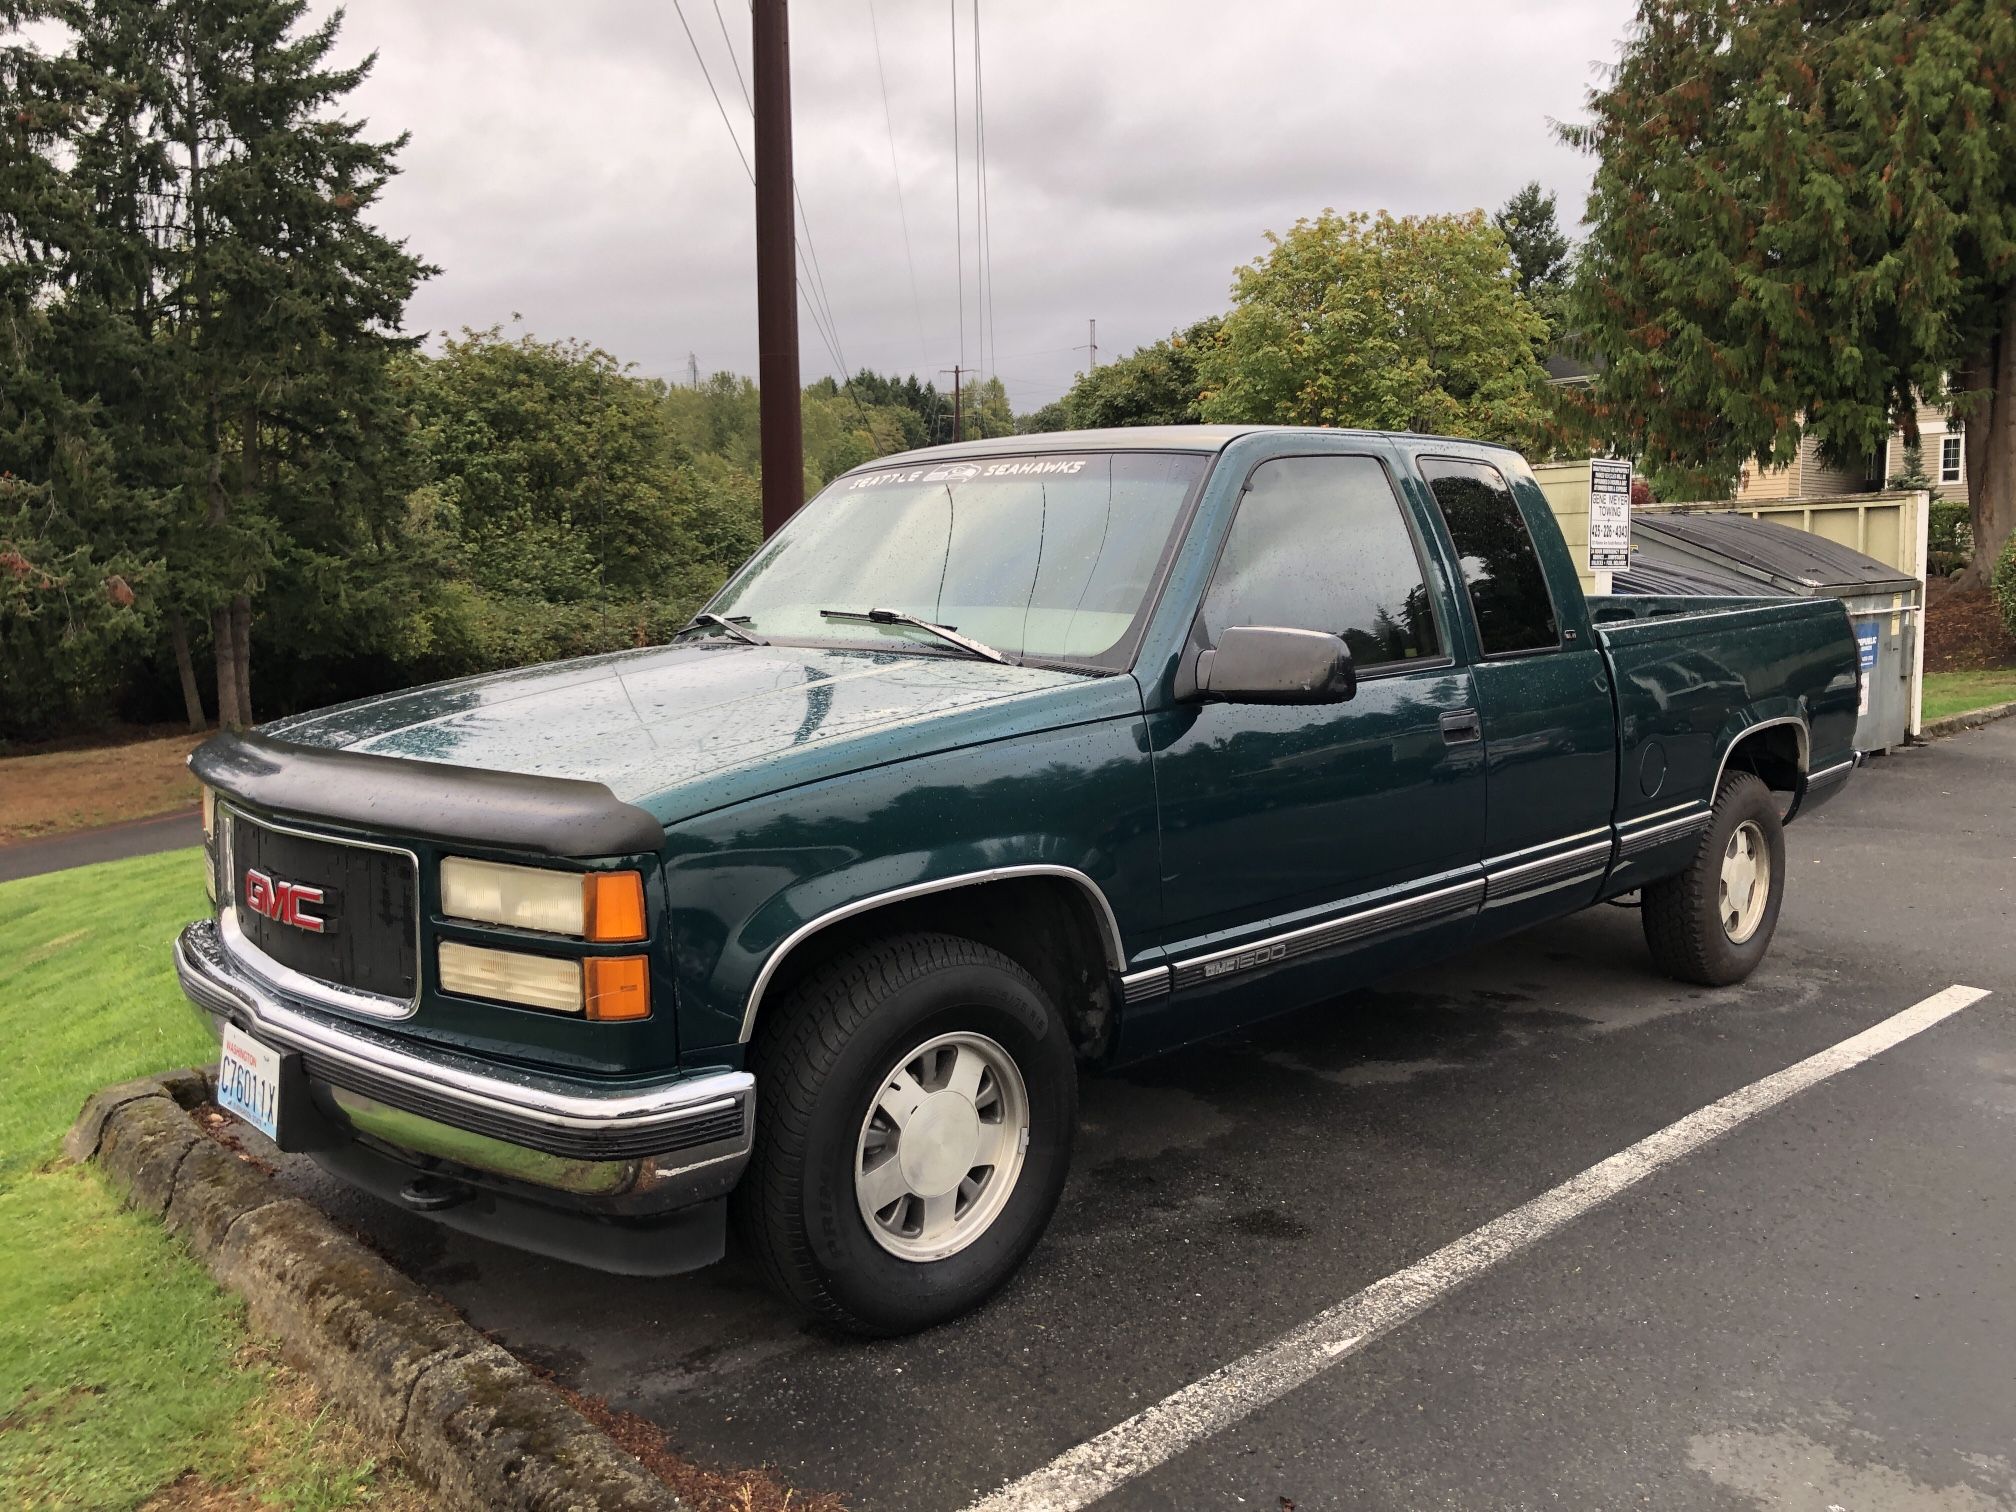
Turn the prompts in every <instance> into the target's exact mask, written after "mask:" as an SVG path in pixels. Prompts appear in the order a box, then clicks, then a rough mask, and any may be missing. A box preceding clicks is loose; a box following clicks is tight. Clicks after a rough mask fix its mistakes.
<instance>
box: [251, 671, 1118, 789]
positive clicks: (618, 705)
mask: <svg viewBox="0 0 2016 1512" xmlns="http://www.w3.org/2000/svg"><path fill="white" fill-rule="evenodd" d="M1140 707H1141V704H1140V692H1139V689H1138V688H1137V686H1136V684H1135V682H1134V680H1133V678H1131V677H1126V676H1104V677H1089V676H1085V675H1082V674H1078V673H1070V672H1059V671H1055V670H1046V669H1043V668H1037V667H1017V666H1003V665H998V664H996V663H993V662H985V661H980V660H977V659H971V658H966V657H957V656H941V655H935V654H930V653H911V652H880V651H858V650H842V649H835V648H810V649H808V648H803V647H785V646H749V645H722V644H719V643H709V644H689V645H682V646H662V647H654V648H651V649H648V650H642V651H624V652H617V653H615V654H612V655H608V656H597V657H589V658H586V659H583V660H580V661H570V662H559V663H555V664H552V665H547V666H539V667H527V668H522V669H519V670H516V671H510V672H497V673H491V674H488V675H485V676H481V677H471V678H464V679H462V680H461V681H458V682H450V683H440V684H436V685H434V686H432V687H425V688H415V689H412V690H410V691H407V692H403V693H392V694H387V695H385V696H382V697H378V698H369V699H363V700H360V701H359V702H356V703H350V704H344V705H341V706H339V707H337V708H333V709H324V710H320V711H317V712H315V713H312V714H303V715H298V716H295V717H293V718H289V719H283V720H278V721H275V722H273V723H271V724H269V725H266V726H263V727H262V733H264V734H266V735H268V736H270V737H272V738H273V739H275V740H279V741H284V742H287V743H289V744H293V745H302V746H312V747H318V748H321V749H326V750H345V751H361V752H367V753H369V754H371V755H375V756H391V757H403V758H409V759H411V760H415V761H433V762H442V763H445V764H448V765H451V766H462V767H478V768H484V769H488V770H493V771H504V772H518V773H525V774H529V775H534V776H546V777H572V778H578V779H583V780H586V781H590V782H600V783H602V784H604V785H605V786H607V787H608V788H609V790H610V791H611V792H613V793H614V794H615V795H616V796H617V797H618V798H620V799H623V800H624V801H625V802H628V803H634V804H636V805H638V806H639V807H641V808H643V809H646V810H647V811H649V812H650V813H651V814H652V815H653V816H654V817H656V818H657V819H659V820H660V821H661V822H664V823H668V824H669V823H671V822H674V821H675V820H677V819H678V818H680V817H682V816H686V815H692V814H696V813H701V812H704V811H706V810H709V809H714V808H719V807H722V806H723V805H725V804H728V803H734V802H740V801H742V800H744V799H747V798H753V797H757V796H760V795H761V794H763V793H768V792H776V791H780V790H782V789H784V788H788V787H793V786H797V785H799V784H801V783H804V782H809V781H817V780H821V779H824V778H827V777H833V776H839V775H842V774H844V773H846V772H849V771H856V770H859V769H861V768H863V767H867V766H876V765H881V764H883V763H886V762H891V761H901V760H907V759H909V758H912V757H915V756H921V755H927V754H929V753H930V752H932V751H934V750H942V749H945V748H947V747H949V746H953V745H964V744H970V743H972V742H974V741H976V740H987V739H999V738H1001V737H1003V736H1005V735H1010V734H1017V733H1025V732H1030V731H1034V730H1040V729H1048V728H1055V727H1057V726H1059V725H1064V724H1076V723H1084V722H1087V721H1090V720H1094V719H1102V718H1113V717H1123V716H1126V715H1130V714H1138V713H1139V711H1140Z"/></svg>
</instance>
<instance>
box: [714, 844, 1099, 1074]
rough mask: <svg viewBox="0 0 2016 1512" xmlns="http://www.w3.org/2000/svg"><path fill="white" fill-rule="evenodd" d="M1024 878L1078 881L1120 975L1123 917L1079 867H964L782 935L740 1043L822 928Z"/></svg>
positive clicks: (747, 1011)
mask: <svg viewBox="0 0 2016 1512" xmlns="http://www.w3.org/2000/svg"><path fill="white" fill-rule="evenodd" d="M1022 877H1057V878H1061V879H1063V880H1065V881H1068V882H1072V883H1075V884H1077V886H1078V887H1079V889H1080V890H1081V891H1083V892H1084V893H1085V894H1086V897H1087V899H1088V901H1089V902H1090V903H1091V904H1092V912H1093V916H1094V917H1095V919H1096V920H1097V921H1098V925H1099V938H1100V943H1101V944H1102V945H1103V946H1104V948H1105V953H1106V965H1107V968H1108V969H1109V970H1110V971H1112V972H1113V973H1114V974H1115V975H1119V974H1120V973H1123V972H1125V971H1126V969H1127V953H1126V946H1125V944H1124V943H1123V942H1122V940H1121V937H1120V921H1119V919H1118V918H1117V917H1116V916H1115V915H1114V912H1113V905H1112V904H1111V903H1110V902H1109V901H1107V898H1106V894H1105V893H1104V892H1103V891H1102V890H1101V889H1100V886H1099V884H1098V883H1097V882H1094V881H1093V880H1092V878H1091V877H1089V876H1087V875H1086V874H1085V873H1084V872H1082V871H1080V870H1078V868H1077V867H1075V866H1059V865H1056V864H1054V863H1049V862H1040V863H1039V862H1032V863H1029V864H1026V865H1019V866H993V867H988V868H987V869H986V870H984V871H974V872H960V873H957V874H956V875H953V876H949V877H937V878H933V879H932V880H931V881H929V882H913V883H910V884H909V885H908V886H905V887H894V888H889V889H887V890H885V891H883V892H878V893H871V894H869V895H868V896H866V897H864V898H858V899H856V900H855V901H854V902H852V903H843V904H841V905H840V906H839V907H837V908H831V909H828V910H827V911H826V912H824V913H822V914H819V915H816V916H815V917H813V918H811V919H808V920H806V921H805V922H804V923H803V924H800V925H799V926H798V927H797V928H796V929H794V930H792V931H791V933H789V934H788V935H786V936H785V937H784V938H783V939H781V940H779V941H778V942H777V944H776V945H775V946H774V947H773V948H772V949H771V951H770V953H769V955H767V956H765V957H764V960H763V965H762V967H761V969H759V970H758V971H757V973H756V980H755V981H754V982H753V983H752V984H751V985H750V988H749V996H748V999H747V1001H746V1002H745V1003H744V1005H743V1008H742V1028H741V1032H740V1033H739V1034H738V1035H737V1036H736V1040H737V1043H739V1044H744V1045H746V1044H748V1043H749V1040H750V1037H751V1036H752V1035H754V1034H755V1032H756V1012H757V1010H758V1009H759V1008H761V1007H762V1005H763V995H764V993H765V991H766V990H767V989H768V988H769V986H770V982H771V979H772V978H774V977H775V976H776V974H777V971H778V968H779V967H781V966H782V965H783V964H784V961H785V958H786V957H788V956H789V955H790V954H791V952H792V951H793V950H795V949H797V947H798V946H800V945H802V944H804V943H805V941H806V940H808V939H810V938H811V937H812V936H813V935H815V934H817V933H819V931H820V930H822V929H825V928H827V927H828V926H829V925H833V924H838V923H840V922H841V921H842V920H845V919H853V918H858V917H860V916H861V915H862V914H865V913H873V912H874V911H875V910H876V909H878V908H886V907H888V906H890V905H891V904H896V903H904V902H908V901H909V900H910V899H912V898H922V897H928V896H930V895H931V894H933V893H941V892H953V891H956V890H958V889H961V888H968V887H985V886H986V885H987V884H988V883H990V882H1007V881H1012V880H1014V879H1016V878H1022Z"/></svg>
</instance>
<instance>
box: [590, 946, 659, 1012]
mask: <svg viewBox="0 0 2016 1512" xmlns="http://www.w3.org/2000/svg"><path fill="white" fill-rule="evenodd" d="M581 964H582V965H583V966H584V967H585V968H586V969H587V986H588V1017H589V1018H591V1019H599V1020H601V1021H603V1022H605V1023H607V1022H609V1021H611V1020H614V1019H641V1018H649V1017H650V1016H651V981H650V975H651V974H650V971H649V969H648V962H647V960H646V958H645V957H643V956H591V957H590V958H589V959H588V960H586V961H583V962H582V963H581Z"/></svg>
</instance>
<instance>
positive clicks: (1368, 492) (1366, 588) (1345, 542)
mask: <svg viewBox="0 0 2016 1512" xmlns="http://www.w3.org/2000/svg"><path fill="white" fill-rule="evenodd" d="M1203 622H1204V633H1205V639H1206V640H1207V641H1208V642H1210V643H1212V644H1216V643H1217V639H1218V635H1219V632H1221V631H1223V630H1225V629H1227V628H1228V627H1230V626H1233V625H1275V626H1282V627H1285V628H1288V629H1291V630H1327V631H1329V632H1331V633H1332V634H1334V635H1339V636H1342V637H1343V639H1344V643H1345V644H1346V645H1348V646H1349V647H1350V648H1351V655H1352V658H1353V659H1354V660H1355V661H1356V662H1357V663H1358V666H1359V668H1360V669H1361V670H1362V669H1363V668H1366V667H1376V666H1380V665H1382V664H1384V663H1387V662H1400V661H1409V660H1412V659H1415V658H1418V657H1424V656H1436V655H1439V654H1440V652H1441V648H1442V642H1441V639H1440V637H1439V636H1438V635H1437V633H1436V627H1435V615H1434V612H1433V610H1432V609H1431V608H1430V606H1429V601H1428V590H1427V587H1426V585H1425V583H1424V580H1423V574H1422V571H1421V557H1420V554H1419V553H1418V552H1417V551H1416V550H1415V549H1414V537H1413V535H1412V533H1411V532H1410V531H1409V530H1408V529H1407V522H1406V520H1405V519H1404V518H1403V517H1402V515H1401V513H1400V500H1399V498H1398V497H1397V496H1396V495H1395V494H1394V492H1393V485H1392V483H1391V481H1390V480H1389V479H1388V478H1387V476H1386V469H1385V468H1384V467H1382V466H1380V464H1379V463H1378V462H1377V461H1375V460H1374V459H1373V458H1371V457H1283V458H1281V459H1279V460H1277V461H1273V462H1263V463H1261V464H1260V466H1258V467H1256V468H1255V469H1254V470H1253V476H1252V478H1251V480H1250V481H1249V482H1248V483H1247V485H1246V494H1245V496H1244V498H1242V499H1241V500H1240V503H1239V515H1238V518H1237V519H1235V520H1234V521H1233V522H1232V534H1231V535H1230V537H1228V538H1227V540H1226V542H1225V551H1224V554H1223V555H1222V556H1221V557H1220V558H1219V559H1218V571H1217V575H1216V576H1215V577H1213V578H1212V580H1211V591H1210V593H1209V594H1207V595H1206V596H1205V599H1204V615H1203Z"/></svg>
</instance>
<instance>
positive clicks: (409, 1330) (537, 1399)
mask: <svg viewBox="0 0 2016 1512" xmlns="http://www.w3.org/2000/svg"><path fill="white" fill-rule="evenodd" d="M209 1094H210V1086H209V1082H208V1080H207V1079H206V1077H205V1076H204V1073H203V1072H201V1071H198V1070H191V1071H177V1072H171V1073H169V1074H168V1075H165V1076H152V1077H143V1078H141V1079H140V1080H138V1081H130V1082H124V1083H122V1084H120V1085H119V1086H116V1087H107V1088H105V1089H104V1090H103V1091H100V1092H96V1093H94V1094H92V1096H91V1098H90V1100H89V1101H87V1102H86V1103H85V1104H84V1111H83V1112H82V1113H80V1114H79V1115H78V1117H77V1122H76V1123H75V1124H74V1125H73V1126H72V1127H71V1129H70V1132H69V1133H68V1134H67V1135H65V1136H64V1140H63V1153H64V1154H65V1155H66V1156H68V1157H69V1158H70V1159H72V1160H76V1161H86V1160H91V1161H96V1162H97V1164H98V1166H99V1168H100V1169H101V1170H103V1171H104V1172H105V1174H106V1175H107V1176H108V1177H110V1178H111V1180H112V1183H113V1185H114V1186H116V1187H118V1188H119V1189H120V1190H121V1191H122V1192H123V1193H124V1195H125V1197H126V1200H127V1203H128V1205H129V1206H131V1207H133V1208H135V1209H137V1210H139V1211H141V1212H146V1213H152V1214H154V1215H155V1216H157V1217H159V1218H161V1219H162V1221H163V1222H165V1223H166V1224H167V1226H168V1228H169V1230H170V1231H171V1232H173V1233H175V1234H177V1235H179V1236H180V1237H181V1239H182V1241H183V1242H184V1243H185V1244H187V1245H188V1246H189V1248H190V1249H191V1250H193V1251H194V1252H195V1254H196V1255H197V1257H198V1258H199V1259H201V1260H202V1261H203V1262H204V1264H206V1265H207V1266H208V1267H209V1268H210V1271H211V1274H213V1275H214V1276H215V1277H216V1278H217V1280H218V1281H219V1282H220V1283H221V1284H223V1285H224V1286H227V1287H229V1288H230V1289H231V1290H233V1291H235V1292H237V1293H238V1294H239V1295H240V1296H242V1297H244V1298H245V1300H246V1303H247V1305H248V1307H249V1309H250V1313H251V1321H252V1325H253V1327H255V1328H257V1329H259V1330H261V1331H262V1332H265V1333H269V1334H272V1335H274V1336H276V1337H277V1338H278V1339H279V1340H280V1342H281V1345H282V1347H283V1349H284V1350H285V1352H286V1353H287V1355H288V1357H289V1358H290V1359H292V1360H294V1361H295V1362H297V1363H298V1364H299V1365H301V1366H302V1368H304V1369H305V1370H306V1371H307V1372H308V1374H309V1375H310V1377H312V1378H313V1379H314V1381H315V1382H316V1384H317V1385H318V1386H320V1387H321V1388H322V1389H323V1391H325V1392H327V1393H328V1394H329V1396H330V1398H331V1399H332V1400H334V1401H337V1402H339V1403H341V1404H342V1406H343V1407H344V1409H345V1410H346V1411H348V1412H350V1413H351V1414H352V1415H353V1416H354V1417H355V1419H356V1420H357V1422H358V1423H359V1424H361V1425H362V1426H363V1427H364V1428H366V1429H367V1430H369V1431H371V1432H373V1433H375V1434H377V1435H379V1436H381V1437H383V1438H386V1439H389V1440H390V1441H392V1442H394V1443H396V1444H397V1445H398V1446H399V1449H400V1452H401V1454H402V1455H403V1457H404V1458H405V1461H406V1464H407V1466H408V1468H409V1469H410V1470H411V1471H412V1472H413V1474H414V1475H415V1476H416V1477H417V1478H418V1479H419V1480H421V1481H422V1482H423V1483H424V1484H426V1485H427V1486H428V1487H430V1488H431V1489H432V1490H433V1491H434V1493H435V1494H436V1495H437V1496H438V1497H439V1498H440V1499H441V1504H442V1505H444V1506H454V1507H467V1508H470V1509H472V1512H473V1509H483V1512H488V1509H492V1508H496V1509H507V1512H519V1509H522V1512H684V1507H685V1504H684V1503H683V1502H681V1501H680V1500H679V1499H678V1498H677V1497H676V1496H674V1495H673V1494H672V1492H671V1490H670V1489H669V1488H667V1487H666V1485H665V1484H664V1483H663V1482H662V1481H660V1480H659V1479H658V1478H657V1477H656V1476H654V1475H653V1474H651V1472H650V1471H648V1470H646V1469H645V1468H644V1466H643V1465H641V1464H640V1463H638V1461H637V1460H636V1459H635V1458H634V1457H632V1456H631V1455H629V1454H627V1453H626V1452H624V1451H623V1450H622V1449H620V1448H618V1447H617V1445H616V1443H615V1442H614V1440H612V1439H610V1438H609V1437H608V1435H606V1434H604V1433H603V1432H602V1431H601V1430H600V1429H598V1428H596V1427H594V1426H593V1425H592V1424H591V1423H589V1421H588V1420H587V1419H586V1418H584V1417H583V1416H582V1415H581V1414H580V1413H578V1412H576V1411H575V1410H574V1409H573V1408H572V1407H571V1406H569V1405H568V1404H567V1402H566V1401H565V1399H564V1398H562V1397H561V1395H560V1393H559V1392H558V1391H556V1390H554V1388H553V1387H551V1386H549V1385H548V1384H546V1383H545V1382H544V1381H542V1380H540V1379H539V1378H538V1377H537V1376H535V1375H534V1374H533V1373H532V1372H531V1371H530V1370H529V1369H527V1368H526V1366H525V1365H524V1364H522V1363H521V1362H520V1361H519V1360H517V1359H516V1358H514V1357H513V1356H512V1355H510V1354H509V1353H507V1352H506V1351H505V1350H503V1349H500V1348H498V1347H497V1346H496V1345H495V1344H493V1343H491V1342H490V1341H489V1340H488V1339H485V1338H484V1337H483V1336H482V1335H481V1334H479V1333H477V1332H476V1330H475V1329H473V1328H471V1327H470V1326H469V1325H468V1324H467V1323H465V1322H464V1321H463V1320H462V1319H461V1318H460V1317H458V1316H457V1315H456V1314H455V1313H454V1312H453V1311H452V1310H451V1309H449V1308H448V1307H447V1306H446V1305H445V1304H443V1303H442V1302H439V1301H437V1300H436V1299H435V1298H433V1297H430V1296H429V1295H427V1293H426V1292H424V1291H422V1290H421V1289H420V1288H419V1287H418V1286H416V1285H415V1284H414V1283H413V1282H412V1281H411V1280H409V1279H408V1278H407V1277H406V1276H403V1275H401V1274H400V1273H399V1272H398V1271H396V1270H394V1269H393V1268H392V1267H391V1266H390V1265H388V1264H386V1263H385V1261H383V1260H382V1259H380V1258H379V1257H378V1256H377V1255H374V1254H372V1253H371V1252H370V1251H369V1250H367V1249H366V1248H364V1246H363V1245H361V1244H359V1243H358V1242H357V1241H356V1240H354V1239H352V1238H351V1237H350V1236H349V1235H347V1234H345V1233H343V1232H342V1231H341V1230H340V1229H338V1228H337V1227H336V1226H335V1225H334V1224H332V1223H330V1222H329V1220H328V1219H327V1218H325V1217H323V1215H322V1214H321V1213H320V1212H319V1211H318V1210H316V1209H315V1208H313V1207H311V1206H310V1205H309V1204H307V1203H305V1202H302V1201H300V1200H299V1199H297V1198H293V1197H289V1196H286V1195H285V1194H284V1193H283V1192H282V1191H281V1190H280V1188H279V1187H278V1186H277V1185H276V1184H275V1183H274V1182H273V1180H272V1178H271V1177H269V1176H267V1175H266V1174H265V1173H264V1172H262V1171H260V1170H259V1169H257V1168H256V1167H254V1166H251V1165H248V1164H247V1163H246V1162H244V1161H242V1160H239V1159H237V1158H236V1157H234V1156H233V1155H232V1154H231V1153H230V1152H229V1151H228V1150H226V1149H225V1148H224V1147H223V1146H222V1145H220V1144H218V1143H217V1142H216V1141H215V1140H213V1139H210V1138H208V1137H207V1136H206V1135H204V1134H203V1132H202V1131H201V1130H199V1129H198V1128H197V1127H196V1125H195V1123H194V1121H193V1120H191V1118H190V1117H189V1110H190V1109H191V1108H193V1107H195V1106H196V1105H197V1104H199V1103H201V1102H202V1101H204V1100H205V1099H207V1098H208V1096H209Z"/></svg>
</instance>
